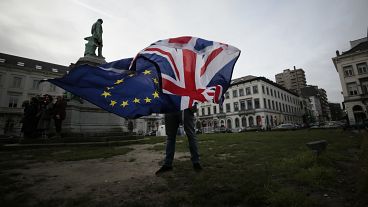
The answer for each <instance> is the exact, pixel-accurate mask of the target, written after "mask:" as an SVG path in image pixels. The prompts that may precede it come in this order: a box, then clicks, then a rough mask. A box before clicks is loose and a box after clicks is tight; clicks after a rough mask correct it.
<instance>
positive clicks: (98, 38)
mask: <svg viewBox="0 0 368 207" xmlns="http://www.w3.org/2000/svg"><path fill="white" fill-rule="evenodd" d="M102 23H103V21H102V19H98V20H97V21H96V22H95V23H94V24H93V25H92V28H91V34H92V36H89V37H85V38H84V39H85V40H87V41H88V42H87V43H86V44H85V50H84V56H88V55H90V56H96V53H95V51H96V48H98V57H101V58H104V57H103V56H102V32H103V31H102Z"/></svg>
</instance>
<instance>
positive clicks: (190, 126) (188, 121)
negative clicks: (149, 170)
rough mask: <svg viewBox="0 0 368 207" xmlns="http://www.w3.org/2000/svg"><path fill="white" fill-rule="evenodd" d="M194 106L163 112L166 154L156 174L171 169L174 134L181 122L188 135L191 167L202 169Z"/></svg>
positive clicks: (196, 169) (197, 169) (173, 152)
mask: <svg viewBox="0 0 368 207" xmlns="http://www.w3.org/2000/svg"><path fill="white" fill-rule="evenodd" d="M195 111H196V107H194V108H189V109H185V110H184V111H179V112H174V113H169V114H165V127H166V134H167V139H166V155H165V161H164V164H163V165H162V166H161V168H160V169H159V170H158V171H157V172H156V175H160V174H162V173H164V172H168V171H171V170H172V169H173V167H172V163H173V160H174V154H175V142H176V134H177V131H178V128H179V125H180V124H181V123H183V124H184V131H185V133H186V135H187V137H188V142H189V150H190V154H191V161H192V164H193V169H194V170H195V171H197V172H199V171H201V170H202V166H201V165H200V162H199V153H198V146H197V136H196V133H195V129H194V126H195V117H194V112H195Z"/></svg>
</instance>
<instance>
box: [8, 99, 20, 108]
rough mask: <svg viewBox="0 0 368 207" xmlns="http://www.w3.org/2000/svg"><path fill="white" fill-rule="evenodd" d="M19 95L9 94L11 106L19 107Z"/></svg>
mask: <svg viewBox="0 0 368 207" xmlns="http://www.w3.org/2000/svg"><path fill="white" fill-rule="evenodd" d="M18 99H19V98H18V96H9V108H17V106H18Z"/></svg>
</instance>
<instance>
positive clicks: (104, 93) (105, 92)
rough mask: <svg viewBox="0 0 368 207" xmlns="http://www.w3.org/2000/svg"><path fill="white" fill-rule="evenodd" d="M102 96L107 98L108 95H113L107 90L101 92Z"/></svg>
mask: <svg viewBox="0 0 368 207" xmlns="http://www.w3.org/2000/svg"><path fill="white" fill-rule="evenodd" d="M101 96H105V98H106V97H108V96H111V93H109V92H107V91H104V92H103V93H102V94H101Z"/></svg>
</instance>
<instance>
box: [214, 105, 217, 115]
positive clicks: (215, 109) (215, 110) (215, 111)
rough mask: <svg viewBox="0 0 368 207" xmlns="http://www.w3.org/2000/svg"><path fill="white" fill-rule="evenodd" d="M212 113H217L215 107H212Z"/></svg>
mask: <svg viewBox="0 0 368 207" xmlns="http://www.w3.org/2000/svg"><path fill="white" fill-rule="evenodd" d="M213 113H214V114H216V113H217V108H216V106H213Z"/></svg>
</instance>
